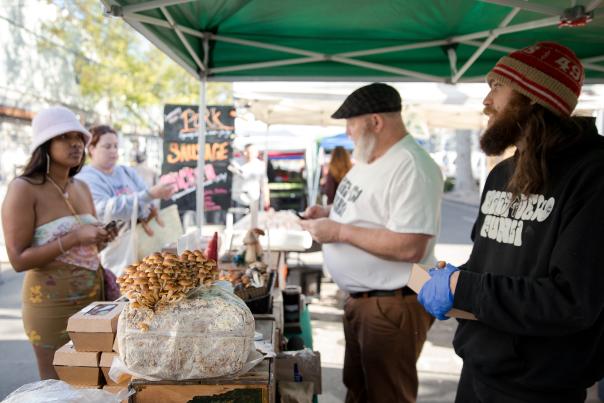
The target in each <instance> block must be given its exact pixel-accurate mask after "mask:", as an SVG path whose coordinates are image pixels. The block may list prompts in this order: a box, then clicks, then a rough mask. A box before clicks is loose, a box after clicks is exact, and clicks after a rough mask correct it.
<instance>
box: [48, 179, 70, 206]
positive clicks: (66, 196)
mask: <svg viewBox="0 0 604 403" xmlns="http://www.w3.org/2000/svg"><path fill="white" fill-rule="evenodd" d="M46 177H47V178H48V180H49V181H50V183H52V184H53V185H54V186H55V187H56V188H57V190H58V191H59V192H60V193H61V196H63V198H64V199H65V200H67V199H69V193H67V186H68V185H69V181H68V182H67V184H66V185H65V189H63V188H62V187H61V186H59V184H58V183H57V182H55V181H54V179H52V178H51V177H50V175H46Z"/></svg>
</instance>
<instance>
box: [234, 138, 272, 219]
mask: <svg viewBox="0 0 604 403" xmlns="http://www.w3.org/2000/svg"><path fill="white" fill-rule="evenodd" d="M243 156H244V158H245V163H244V164H243V165H238V164H236V163H235V162H231V164H230V165H229V170H230V171H231V172H233V194H232V197H233V201H234V202H235V204H236V207H249V206H250V205H251V204H252V203H254V202H256V203H257V202H258V201H259V200H260V198H262V207H264V209H265V210H268V209H269V208H270V205H271V198H270V192H269V189H268V178H267V175H266V166H265V164H264V162H263V161H261V160H260V159H259V158H258V149H257V148H256V146H255V145H253V144H246V145H245V147H244V149H243Z"/></svg>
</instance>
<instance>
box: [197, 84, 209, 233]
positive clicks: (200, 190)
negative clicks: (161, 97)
mask: <svg viewBox="0 0 604 403" xmlns="http://www.w3.org/2000/svg"><path fill="white" fill-rule="evenodd" d="M206 109H207V105H206V77H202V78H201V81H200V83H199V134H198V137H197V146H198V147H199V152H198V154H197V192H196V194H197V199H196V210H197V225H198V226H199V236H200V237H201V228H202V227H203V224H204V177H205V162H206V119H205V114H206Z"/></svg>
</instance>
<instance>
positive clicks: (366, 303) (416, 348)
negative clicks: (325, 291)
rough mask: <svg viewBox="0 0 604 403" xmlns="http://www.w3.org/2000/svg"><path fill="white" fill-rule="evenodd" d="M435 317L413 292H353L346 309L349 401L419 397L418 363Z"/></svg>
mask: <svg viewBox="0 0 604 403" xmlns="http://www.w3.org/2000/svg"><path fill="white" fill-rule="evenodd" d="M433 322H434V318H433V317H432V316H430V315H429V314H428V313H427V312H426V311H425V310H424V308H423V307H422V306H421V305H420V304H419V302H417V297H416V296H415V295H406V296H391V297H370V298H356V299H355V298H350V297H349V298H348V300H347V301H346V306H345V308H344V336H345V338H346V353H345V356H344V374H343V377H344V385H346V388H348V391H347V394H346V403H365V402H372V403H378V402H379V403H384V402H387V403H412V402H415V400H416V398H417V389H418V379H417V369H416V367H415V364H416V362H417V359H418V358H419V354H420V352H421V350H422V346H423V345H424V342H425V341H426V335H427V333H428V330H429V329H430V326H432V323H433Z"/></svg>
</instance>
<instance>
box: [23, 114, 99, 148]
mask: <svg viewBox="0 0 604 403" xmlns="http://www.w3.org/2000/svg"><path fill="white" fill-rule="evenodd" d="M31 125H32V128H33V132H34V135H33V138H32V144H31V151H32V152H33V151H34V150H35V149H36V148H38V147H40V146H41V145H42V144H44V143H46V142H47V141H48V140H50V139H53V138H55V137H57V136H60V135H61V134H64V133H69V132H80V133H82V134H83V135H84V142H85V143H86V144H85V146H86V145H88V143H89V142H90V139H91V138H92V134H90V132H89V131H88V130H86V129H85V128H84V126H82V124H81V123H80V121H79V120H78V118H76V115H74V113H73V112H72V111H70V110H69V109H67V108H65V107H63V106H53V107H50V108H47V109H43V110H41V111H40V112H39V113H38V114H37V115H36V116H35V117H34V119H33V121H32V124H31Z"/></svg>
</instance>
